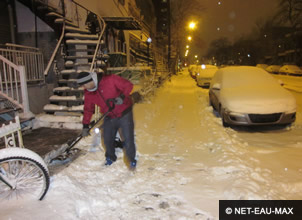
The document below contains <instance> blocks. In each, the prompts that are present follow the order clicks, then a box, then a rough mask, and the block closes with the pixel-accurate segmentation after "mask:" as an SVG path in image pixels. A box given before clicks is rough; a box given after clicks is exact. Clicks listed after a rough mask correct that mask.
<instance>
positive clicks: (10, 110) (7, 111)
mask: <svg viewBox="0 0 302 220" xmlns="http://www.w3.org/2000/svg"><path fill="white" fill-rule="evenodd" d="M14 112H15V110H14V109H12V108H5V109H0V115H2V114H9V113H14Z"/></svg>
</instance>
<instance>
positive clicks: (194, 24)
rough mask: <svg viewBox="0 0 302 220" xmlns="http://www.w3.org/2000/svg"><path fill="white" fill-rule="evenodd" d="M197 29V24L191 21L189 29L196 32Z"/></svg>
mask: <svg viewBox="0 0 302 220" xmlns="http://www.w3.org/2000/svg"><path fill="white" fill-rule="evenodd" d="M195 28H196V23H195V22H194V21H191V22H190V23H189V29H191V30H194V29H195Z"/></svg>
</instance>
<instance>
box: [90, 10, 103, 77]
mask: <svg viewBox="0 0 302 220" xmlns="http://www.w3.org/2000/svg"><path fill="white" fill-rule="evenodd" d="M97 18H98V22H99V25H100V27H103V28H102V31H101V33H100V36H99V39H98V43H97V45H96V48H95V51H94V55H93V59H92V62H91V66H90V72H91V71H92V70H93V65H94V62H95V59H96V56H97V54H98V49H99V46H100V44H101V39H102V37H103V34H104V31H105V29H106V23H105V21H104V19H103V18H101V17H100V16H98V15H97ZM101 22H102V23H103V25H101Z"/></svg>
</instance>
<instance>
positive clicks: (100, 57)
mask: <svg viewBox="0 0 302 220" xmlns="http://www.w3.org/2000/svg"><path fill="white" fill-rule="evenodd" d="M93 56H94V55H76V56H67V57H66V59H67V60H76V59H92V58H93ZM97 59H102V60H106V59H108V57H104V56H102V55H98V56H97Z"/></svg>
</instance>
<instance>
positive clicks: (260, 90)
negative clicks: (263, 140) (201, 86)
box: [209, 66, 296, 126]
mask: <svg viewBox="0 0 302 220" xmlns="http://www.w3.org/2000/svg"><path fill="white" fill-rule="evenodd" d="M209 102H210V105H212V106H213V108H214V109H215V110H217V111H218V112H219V114H220V116H221V119H222V122H223V125H224V126H228V125H271V124H290V123H292V122H294V121H295V119H296V100H295V98H294V96H293V95H292V94H291V93H290V92H289V91H287V90H286V89H284V88H283V87H282V86H281V85H280V84H279V83H278V81H277V80H276V79H275V78H274V77H273V76H272V75H271V74H269V73H268V72H266V71H265V70H263V69H260V68H257V67H251V66H237V67H226V68H222V69H219V70H218V71H217V72H216V73H215V75H214V77H213V79H212V81H211V85H210V90H209Z"/></svg>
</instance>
